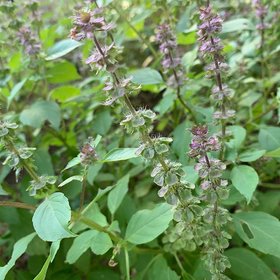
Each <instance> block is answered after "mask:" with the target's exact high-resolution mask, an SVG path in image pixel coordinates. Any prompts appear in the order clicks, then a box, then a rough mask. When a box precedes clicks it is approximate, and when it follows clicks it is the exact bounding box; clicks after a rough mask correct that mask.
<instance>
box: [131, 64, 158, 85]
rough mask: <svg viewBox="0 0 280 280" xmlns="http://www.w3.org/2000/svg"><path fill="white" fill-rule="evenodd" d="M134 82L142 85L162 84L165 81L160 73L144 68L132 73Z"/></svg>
mask: <svg viewBox="0 0 280 280" xmlns="http://www.w3.org/2000/svg"><path fill="white" fill-rule="evenodd" d="M130 74H131V75H132V81H133V82H134V83H136V84H140V85H156V84H162V83H163V80H162V77H161V75H160V73H159V72H158V71H156V70H154V69H152V68H143V69H139V70H136V71H133V72H131V73H130Z"/></svg>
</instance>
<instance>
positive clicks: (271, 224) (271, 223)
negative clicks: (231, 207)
mask: <svg viewBox="0 0 280 280" xmlns="http://www.w3.org/2000/svg"><path fill="white" fill-rule="evenodd" d="M233 222H234V226H235V229H236V232H237V233H238V235H239V236H240V237H241V239H242V240H243V241H245V242H246V243H247V244H248V245H249V246H250V247H251V248H253V249H256V250H258V251H260V252H263V253H265V254H270V255H273V256H275V257H278V258H279V257H280V235H279V232H280V222H279V220H278V219H277V218H276V217H274V216H271V215H269V214H267V213H264V212H241V213H236V214H234V215H233Z"/></svg>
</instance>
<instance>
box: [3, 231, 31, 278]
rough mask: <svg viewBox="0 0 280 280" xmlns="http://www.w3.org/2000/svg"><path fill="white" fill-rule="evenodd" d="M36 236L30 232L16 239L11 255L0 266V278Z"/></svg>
mask: <svg viewBox="0 0 280 280" xmlns="http://www.w3.org/2000/svg"><path fill="white" fill-rule="evenodd" d="M35 236H36V233H35V232H34V233H31V234H29V235H27V236H25V237H23V238H21V239H20V240H18V241H17V242H16V243H15V245H14V249H13V253H12V257H11V258H10V260H9V261H8V263H7V264H6V265H5V266H1V267H0V279H5V277H6V275H7V273H8V272H9V270H10V269H11V268H12V267H13V266H14V265H15V263H16V260H17V259H18V258H19V257H20V256H21V255H22V254H23V253H24V252H25V251H26V249H27V246H28V245H29V243H30V242H31V241H32V240H33V238H34V237H35Z"/></svg>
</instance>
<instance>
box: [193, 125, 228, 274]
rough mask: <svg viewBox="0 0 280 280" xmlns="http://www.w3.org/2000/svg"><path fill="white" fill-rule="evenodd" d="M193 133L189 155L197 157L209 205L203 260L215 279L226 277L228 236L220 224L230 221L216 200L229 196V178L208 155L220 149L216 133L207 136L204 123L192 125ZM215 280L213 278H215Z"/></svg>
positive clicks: (205, 226)
mask: <svg viewBox="0 0 280 280" xmlns="http://www.w3.org/2000/svg"><path fill="white" fill-rule="evenodd" d="M191 133H192V135H193V138H192V141H191V144H190V152H189V156H190V157H193V158H197V159H198V163H197V164H196V165H195V170H196V171H197V173H198V175H199V177H200V179H201V183H200V187H201V189H202V193H203V197H204V200H206V201H207V202H208V206H207V207H206V208H205V209H204V213H203V221H204V224H202V229H203V232H204V234H205V236H208V238H205V239H202V240H204V241H203V243H204V244H203V245H204V248H205V252H206V255H205V260H206V263H207V264H208V267H209V270H210V271H211V273H212V274H213V275H215V277H220V278H217V279H227V278H225V277H226V276H224V275H223V272H224V270H225V269H226V268H227V267H229V265H230V264H229V261H228V259H227V258H226V257H225V256H224V255H223V250H224V249H225V248H227V247H228V239H229V238H230V235H229V234H228V233H227V232H226V231H224V230H223V229H222V227H223V226H224V225H225V224H226V223H227V222H228V221H229V220H230V217H229V214H228V212H227V210H226V209H223V208H221V207H219V206H218V200H222V199H226V198H227V196H228V190H227V185H228V181H227V180H225V179H223V178H222V176H223V172H224V170H225V169H226V164H224V163H223V162H222V161H221V160H219V159H216V158H210V157H209V155H208V154H209V153H211V152H215V151H219V150H220V149H221V145H220V143H219V140H218V138H217V137H216V136H209V135H208V128H207V126H205V125H204V126H195V127H193V128H192V129H191ZM214 279H216V278H214Z"/></svg>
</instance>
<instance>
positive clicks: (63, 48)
mask: <svg viewBox="0 0 280 280" xmlns="http://www.w3.org/2000/svg"><path fill="white" fill-rule="evenodd" d="M82 45H83V44H82V43H80V42H78V41H75V40H72V39H65V40H62V41H59V42H57V43H56V44H55V45H54V46H52V47H51V48H50V49H48V51H47V55H48V56H47V57H46V58H45V59H46V60H54V59H57V58H59V57H62V56H64V55H66V54H68V53H70V52H71V51H73V50H75V49H76V48H78V47H80V46H82Z"/></svg>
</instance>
